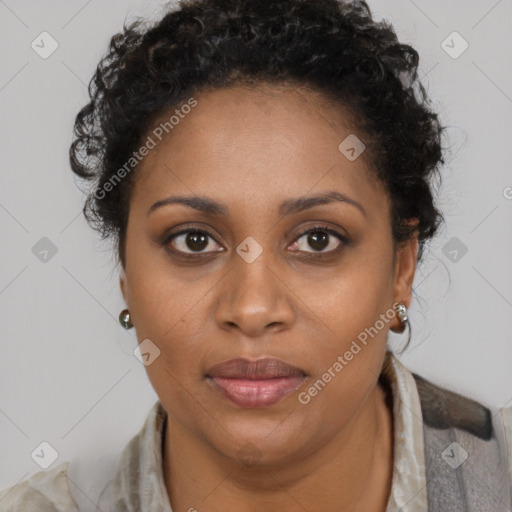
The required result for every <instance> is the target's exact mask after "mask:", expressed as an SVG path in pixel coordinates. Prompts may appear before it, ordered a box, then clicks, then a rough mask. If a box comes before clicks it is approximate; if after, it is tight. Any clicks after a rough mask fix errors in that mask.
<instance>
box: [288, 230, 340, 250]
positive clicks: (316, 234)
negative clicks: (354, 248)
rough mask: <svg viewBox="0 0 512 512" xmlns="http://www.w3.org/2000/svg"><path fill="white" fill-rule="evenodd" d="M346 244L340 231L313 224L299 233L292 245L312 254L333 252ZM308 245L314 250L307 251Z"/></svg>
mask: <svg viewBox="0 0 512 512" xmlns="http://www.w3.org/2000/svg"><path fill="white" fill-rule="evenodd" d="M348 244H349V241H348V239H347V238H346V237H345V236H343V235H342V234H341V233H338V232H337V231H335V230H333V229H331V228H328V227H326V226H315V227H313V228H310V229H308V230H307V231H304V232H303V233H301V234H300V235H299V237H298V238H297V239H296V240H295V242H294V243H293V244H292V245H293V246H295V248H297V249H298V250H299V251H302V252H310V253H313V254H314V253H334V252H337V250H338V249H339V248H340V247H341V246H343V245H348ZM308 246H309V247H311V248H313V249H314V250H313V251H308V250H307V247H308Z"/></svg>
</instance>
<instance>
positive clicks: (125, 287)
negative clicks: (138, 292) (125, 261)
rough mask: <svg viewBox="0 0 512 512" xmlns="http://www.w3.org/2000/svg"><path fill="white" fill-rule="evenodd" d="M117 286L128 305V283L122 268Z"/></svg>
mask: <svg viewBox="0 0 512 512" xmlns="http://www.w3.org/2000/svg"><path fill="white" fill-rule="evenodd" d="M119 287H120V288H121V293H122V294H123V298H124V301H125V303H126V304H127V305H128V283H127V282H126V274H125V271H124V270H122V271H121V275H120V277H119Z"/></svg>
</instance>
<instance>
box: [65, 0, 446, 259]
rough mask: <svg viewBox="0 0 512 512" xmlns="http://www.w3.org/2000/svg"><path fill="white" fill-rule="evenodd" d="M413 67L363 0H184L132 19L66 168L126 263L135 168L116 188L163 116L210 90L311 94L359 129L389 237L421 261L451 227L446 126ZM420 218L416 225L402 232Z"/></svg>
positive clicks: (96, 85) (101, 67) (94, 89)
mask: <svg viewBox="0 0 512 512" xmlns="http://www.w3.org/2000/svg"><path fill="white" fill-rule="evenodd" d="M169 5H170V4H169ZM418 61H419V57H418V53H417V51H416V50H415V49H414V48H412V47H411V46H409V45H406V44H401V43H400V42H399V41H398V40H397V36H396V33H395V31H394V29H393V28H392V26H391V25H390V24H389V23H388V22H387V21H385V20H383V21H380V22H377V21H374V20H373V19H372V14H371V11H370V8H369V6H368V5H367V3H366V2H364V1H360V0H356V1H352V2H346V1H342V0H315V1H311V0H280V1H278V2H266V1H261V0H182V1H181V2H180V3H179V7H178V8H176V9H171V7H169V10H168V12H166V14H165V15H163V17H162V18H161V19H160V20H159V21H157V22H155V23H153V24H151V25H149V24H148V23H145V22H144V20H141V19H137V20H136V21H134V22H132V23H131V24H129V25H127V24H126V22H125V24H124V26H123V31H122V32H120V33H118V34H116V35H114V36H113V37H112V39H111V41H110V45H109V48H108V51H107V52H106V54H105V55H104V56H103V57H102V59H101V61H100V62H99V64H98V66H97V69H96V72H95V74H94V76H93V78H92V79H91V81H90V83H89V95H90V102H89V103H88V104H87V105H86V106H84V107H83V108H82V109H81V110H80V112H79V113H78V115H77V116H76V120H75V124H74V138H73V142H72V145H71V147H70V163H71V168H72V170H73V172H74V173H76V175H77V176H79V177H80V178H82V179H83V180H84V181H85V182H86V183H87V184H89V185H90V186H91V187H90V188H89V189H88V196H87V198H86V201H85V204H84V208H83V211H84V214H85V217H86V219H87V220H88V222H89V224H90V225H91V226H92V227H93V228H95V229H96V230H98V231H99V232H100V233H101V234H102V237H103V238H107V237H113V239H114V241H115V243H116V246H117V256H118V259H119V261H120V262H121V263H122V264H123V265H124V264H125V251H124V246H125V236H126V226H127V222H128V211H129V200H130V191H131V189H132V185H133V173H134V172H135V173H136V170H134V171H133V172H131V173H129V174H127V176H126V177H124V178H123V179H122V180H118V182H116V183H113V181H112V180H115V178H116V173H118V171H119V169H121V168H122V167H123V166H126V162H127V161H129V159H130V158H131V156H132V154H133V152H134V151H135V150H137V149H138V148H139V147H140V144H141V141H142V140H143V137H144V136H145V135H147V132H148V130H149V129H150V127H151V126H152V123H153V122H154V121H155V120H156V119H157V118H158V117H159V116H161V115H162V114H163V113H165V112H170V111H172V109H173V108H176V107H177V106H178V105H179V104H180V103H181V102H182V101H184V100H185V99H187V98H190V97H191V95H192V94H197V93H198V92H200V91H203V90H213V89H216V88H222V87H226V86H230V85H242V84H245V85H247V84H249V85H255V86H257V85H258V84H259V83H270V84H273V85H279V84H282V85H290V86H304V87H306V88H309V89H312V90H315V91H318V92H322V93H323V94H324V97H325V98H328V99H329V100H333V101H334V102H335V103H337V104H338V105H340V106H342V107H343V108H345V109H346V111H347V112H349V113H350V114H351V115H352V116H353V119H355V120H356V128H357V130H358V132H359V133H361V134H363V136H362V138H363V139H364V142H365V145H366V150H365V158H370V159H371V160H370V161H371V167H372V169H373V171H374V172H375V175H376V176H377V177H378V179H380V180H381V181H382V183H384V184H385V185H386V190H387V191H388V192H389V194H390V198H391V205H392V207H391V225H392V235H393V240H394V242H395V243H401V242H405V241H407V240H409V239H410V238H411V237H412V236H413V235H414V234H415V233H416V234H417V236H418V241H419V253H418V260H421V259H422V255H423V249H424V244H425V242H426V241H427V240H428V239H430V238H432V237H433V236H434V234H435V233H436V231H437V229H438V227H439V225H440V223H441V221H443V220H444V219H443V216H442V214H441V212H440V211H438V209H437V208H436V206H435V204H434V189H433V182H432V179H431V178H432V177H433V175H434V174H435V173H437V174H438V175H439V168H438V167H439V165H440V164H442V163H444V159H443V153H442V147H441V136H442V132H443V130H444V129H445V128H444V127H443V126H441V125H440V122H439V119H438V115H437V114H436V113H435V112H433V111H432V110H431V108H430V106H431V101H430V99H429V98H428V97H427V94H426V92H425V89H424V87H423V85H422V84H421V82H420V80H419V78H418V75H417V68H418ZM439 178H440V176H439ZM107 183H111V186H108V187H105V185H106V184H107ZM98 190H102V191H103V193H101V194H98ZM105 190H108V192H107V193H105V192H104V191H105ZM413 218H414V219H418V221H419V222H418V225H417V226H411V225H408V224H406V221H407V220H408V219H413Z"/></svg>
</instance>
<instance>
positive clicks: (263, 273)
mask: <svg viewBox="0 0 512 512" xmlns="http://www.w3.org/2000/svg"><path fill="white" fill-rule="evenodd" d="M264 255H265V251H263V253H262V254H261V255H260V256H259V257H258V258H257V259H256V260H255V261H253V262H252V263H247V262H246V261H244V260H243V259H241V258H240V259H239V260H238V261H235V262H234V267H233V268H232V269H231V271H230V272H229V273H228V275H227V276H226V277H225V279H223V280H222V284H221V286H220V287H219V289H218V290H217V293H218V294H219V298H218V303H217V304H218V306H217V310H216V321H217V324H218V325H219V327H220V328H221V329H224V330H237V329H238V330H239V331H240V332H242V333H243V334H245V335H246V336H250V337H258V336H263V335H266V334H268V333H269V331H280V330H283V329H287V328H289V327H290V326H291V324H292V322H293V320H294V315H295V311H294V307H293V302H292V297H293V292H292V291H291V290H290V288H289V287H288V285H287V284H286V283H285V279H284V276H283V275H280V272H279V269H278V268H277V265H275V264H274V265H273V264H272V263H271V262H270V261H269V259H268V258H267V257H265V256H264ZM237 257H238V256H237ZM281 274H282V272H281Z"/></svg>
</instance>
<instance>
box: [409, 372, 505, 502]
mask: <svg viewBox="0 0 512 512" xmlns="http://www.w3.org/2000/svg"><path fill="white" fill-rule="evenodd" d="M412 375H413V377H414V379H415V381H416V387H417V390H418V395H419V398H420V403H421V412H422V416H423V422H424V424H425V425H426V426H427V427H429V429H434V431H435V432H436V433H435V435H434V436H433V438H435V439H434V440H435V441H437V440H438V439H441V440H442V439H445V440H446V441H448V440H452V441H453V440H454V439H455V437H453V436H454V435H455V432H459V434H458V435H457V440H464V441H466V443H468V444H469V445H470V446H471V447H472V448H473V449H472V450H471V451H472V452H474V453H475V454H478V457H476V458H475V463H477V461H480V463H482V464H483V462H482V461H485V460H488V461H494V462H495V463H496V467H499V468H501V469H500V472H501V473H500V474H501V475H502V477H503V480H508V481H509V484H510V489H511V490H512V407H502V408H498V407H494V406H488V405H485V404H483V403H481V402H479V401H477V400H474V399H472V398H470V397H469V396H465V395H463V394H460V393H456V392H455V391H453V390H450V389H447V388H444V387H441V386H439V385H436V384H434V383H432V382H430V381H428V380H427V379H425V378H424V377H421V376H420V375H417V374H415V373H412ZM448 430H451V433H450V434H448V433H447V434H444V433H442V432H443V431H444V432H447V431H448ZM462 444H464V443H462ZM468 450H469V448H468ZM480 469H481V468H480ZM503 484H504V482H503ZM504 485H505V484H504ZM509 492H510V491H509Z"/></svg>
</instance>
